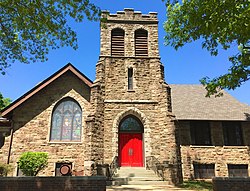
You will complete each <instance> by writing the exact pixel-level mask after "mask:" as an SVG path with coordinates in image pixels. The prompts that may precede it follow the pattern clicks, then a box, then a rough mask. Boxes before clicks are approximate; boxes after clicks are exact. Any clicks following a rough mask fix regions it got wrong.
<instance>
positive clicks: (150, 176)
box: [112, 167, 166, 185]
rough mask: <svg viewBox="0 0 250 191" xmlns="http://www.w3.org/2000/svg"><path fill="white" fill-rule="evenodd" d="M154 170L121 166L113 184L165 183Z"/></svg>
mask: <svg viewBox="0 0 250 191" xmlns="http://www.w3.org/2000/svg"><path fill="white" fill-rule="evenodd" d="M164 184H166V182H164V181H162V179H161V178H160V177H158V176H157V175H156V174H155V173H154V172H153V171H152V170H146V169H145V167H121V168H120V169H119V170H118V171H117V173H116V174H115V176H114V177H113V181H112V185H164Z"/></svg>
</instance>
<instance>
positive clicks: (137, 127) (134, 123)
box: [119, 115, 143, 132]
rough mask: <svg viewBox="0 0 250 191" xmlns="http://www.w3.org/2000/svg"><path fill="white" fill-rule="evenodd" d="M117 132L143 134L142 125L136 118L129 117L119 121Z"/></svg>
mask: <svg viewBox="0 0 250 191" xmlns="http://www.w3.org/2000/svg"><path fill="white" fill-rule="evenodd" d="M119 130H120V132H143V125H142V123H141V121H140V120H139V119H138V118H137V117H135V116H133V115H129V116H127V117H125V118H124V119H123V120H122V121H121V123H120V128H119Z"/></svg>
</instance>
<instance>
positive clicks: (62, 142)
mask: <svg viewBox="0 0 250 191" xmlns="http://www.w3.org/2000/svg"><path fill="white" fill-rule="evenodd" d="M48 144H82V142H70V141H68V142H65V141H53V142H52V141H50V142H48Z"/></svg>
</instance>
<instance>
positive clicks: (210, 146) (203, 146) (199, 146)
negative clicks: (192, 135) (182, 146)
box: [190, 145, 215, 148]
mask: <svg viewBox="0 0 250 191" xmlns="http://www.w3.org/2000/svg"><path fill="white" fill-rule="evenodd" d="M190 148H215V146H213V145H190Z"/></svg>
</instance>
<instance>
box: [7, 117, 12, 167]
mask: <svg viewBox="0 0 250 191" xmlns="http://www.w3.org/2000/svg"><path fill="white" fill-rule="evenodd" d="M10 121H11V128H10V145H9V152H8V159H7V164H9V163H10V153H11V147H12V142H13V136H14V123H13V120H10Z"/></svg>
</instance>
